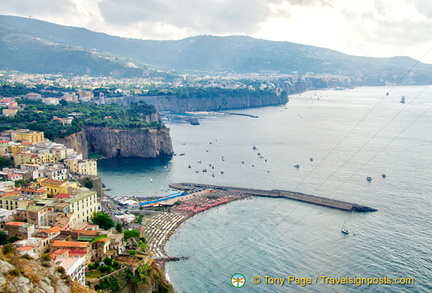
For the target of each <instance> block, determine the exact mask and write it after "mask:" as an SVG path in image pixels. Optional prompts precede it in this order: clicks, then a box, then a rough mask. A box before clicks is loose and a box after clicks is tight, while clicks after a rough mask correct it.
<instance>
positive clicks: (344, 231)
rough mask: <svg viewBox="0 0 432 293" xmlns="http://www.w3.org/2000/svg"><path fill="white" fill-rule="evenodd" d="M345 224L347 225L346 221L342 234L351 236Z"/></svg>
mask: <svg viewBox="0 0 432 293" xmlns="http://www.w3.org/2000/svg"><path fill="white" fill-rule="evenodd" d="M345 223H346V221H345V222H344V225H343V226H342V229H341V233H342V234H345V235H348V234H349V231H348V229H347V228H345Z"/></svg>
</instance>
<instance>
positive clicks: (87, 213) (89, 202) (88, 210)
mask: <svg viewBox="0 0 432 293" xmlns="http://www.w3.org/2000/svg"><path fill="white" fill-rule="evenodd" d="M64 201H66V202H69V203H70V209H71V212H72V216H71V221H70V222H71V225H74V224H76V223H78V222H88V221H90V218H91V217H92V214H93V213H94V212H97V211H98V210H99V202H98V200H97V192H96V191H92V190H89V189H87V188H81V189H80V192H79V193H78V194H76V195H73V196H71V198H69V199H65V200H64Z"/></svg>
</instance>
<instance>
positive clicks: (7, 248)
mask: <svg viewBox="0 0 432 293" xmlns="http://www.w3.org/2000/svg"><path fill="white" fill-rule="evenodd" d="M2 251H3V254H4V255H8V254H11V253H13V252H14V251H15V247H13V246H12V244H6V245H5V246H3V249H2Z"/></svg>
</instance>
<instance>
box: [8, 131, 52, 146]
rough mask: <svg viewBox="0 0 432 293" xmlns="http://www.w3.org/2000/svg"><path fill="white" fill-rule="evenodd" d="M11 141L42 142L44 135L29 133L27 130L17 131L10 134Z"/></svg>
mask: <svg viewBox="0 0 432 293" xmlns="http://www.w3.org/2000/svg"><path fill="white" fill-rule="evenodd" d="M11 138H12V141H28V142H32V143H35V142H42V141H44V140H45V137H44V133H43V132H39V131H31V130H29V129H19V130H16V131H13V132H11Z"/></svg>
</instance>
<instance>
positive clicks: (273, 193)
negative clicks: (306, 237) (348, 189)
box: [170, 182, 377, 213]
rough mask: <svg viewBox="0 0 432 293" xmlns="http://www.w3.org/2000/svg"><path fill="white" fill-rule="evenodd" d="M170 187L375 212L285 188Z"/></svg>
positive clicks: (193, 185)
mask: <svg viewBox="0 0 432 293" xmlns="http://www.w3.org/2000/svg"><path fill="white" fill-rule="evenodd" d="M170 187H171V188H176V189H181V190H193V189H199V188H204V189H213V190H223V191H227V192H230V193H233V192H237V193H241V194H244V195H251V196H260V197H271V198H287V199H293V200H298V201H303V202H307V203H310V204H315V205H320V206H325V207H329V208H334V209H339V210H344V211H352V212H360V213H364V212H375V211H377V209H374V208H371V207H367V206H363V205H359V204H356V203H350V202H346V201H341V200H336V199H331V198H327V197H321V196H315V195H310V194H305V193H300V192H293V191H287V190H275V189H274V190H261V189H251V188H241V187H229V186H218V185H210V184H198V183H184V182H183V183H175V184H171V185H170Z"/></svg>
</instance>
